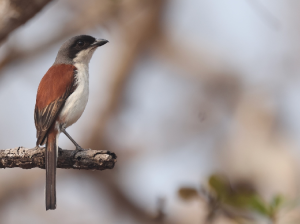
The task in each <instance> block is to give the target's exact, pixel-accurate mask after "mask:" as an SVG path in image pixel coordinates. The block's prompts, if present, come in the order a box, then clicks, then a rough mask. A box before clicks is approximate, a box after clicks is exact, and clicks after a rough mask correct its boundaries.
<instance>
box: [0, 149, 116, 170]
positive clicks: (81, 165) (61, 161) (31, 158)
mask: <svg viewBox="0 0 300 224" xmlns="http://www.w3.org/2000/svg"><path fill="white" fill-rule="evenodd" d="M58 154H59V155H58V160H57V168H64V169H85V170H105V169H112V168H114V165H115V163H116V161H117V156H116V154H115V153H113V152H109V151H99V150H92V149H86V150H84V151H79V152H76V153H75V151H74V150H62V149H60V150H59V151H58ZM13 167H20V168H22V169H31V168H34V167H38V168H42V169H45V148H32V149H27V148H24V147H17V148H12V149H5V150H0V168H13Z"/></svg>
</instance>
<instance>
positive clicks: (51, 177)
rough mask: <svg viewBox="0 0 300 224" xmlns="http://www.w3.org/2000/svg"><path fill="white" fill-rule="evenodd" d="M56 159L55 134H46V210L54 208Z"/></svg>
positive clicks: (53, 132)
mask: <svg viewBox="0 0 300 224" xmlns="http://www.w3.org/2000/svg"><path fill="white" fill-rule="evenodd" d="M56 159H57V143H56V133H55V131H52V132H50V133H49V134H48V137H47V143H46V161H45V162H46V163H45V166H46V210H49V209H51V210H54V209H55V208H56Z"/></svg>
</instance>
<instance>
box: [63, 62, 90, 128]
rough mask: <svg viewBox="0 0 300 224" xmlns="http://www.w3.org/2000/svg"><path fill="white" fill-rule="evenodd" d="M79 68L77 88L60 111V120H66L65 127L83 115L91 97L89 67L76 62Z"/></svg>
mask: <svg viewBox="0 0 300 224" xmlns="http://www.w3.org/2000/svg"><path fill="white" fill-rule="evenodd" d="M74 65H75V67H76V68H77V74H76V75H75V78H76V86H77V87H76V89H75V91H74V92H73V93H72V94H71V95H70V96H69V97H68V99H67V100H66V103H65V105H64V107H63V109H62V111H61V112H60V115H59V116H60V120H62V121H64V124H63V126H64V127H65V128H67V127H69V126H70V125H72V124H74V123H75V122H76V121H77V120H78V119H79V118H80V117H81V115H82V113H83V111H84V109H85V106H86V104H87V102H88V97H89V68H88V65H86V64H83V63H80V64H79V63H78V64H77V63H76V64H74Z"/></svg>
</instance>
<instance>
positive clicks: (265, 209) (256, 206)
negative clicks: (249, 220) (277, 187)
mask: <svg viewBox="0 0 300 224" xmlns="http://www.w3.org/2000/svg"><path fill="white" fill-rule="evenodd" d="M249 206H250V207H251V208H252V209H253V210H254V211H256V212H258V213H260V214H262V215H264V216H267V217H270V208H269V206H267V205H266V203H265V202H264V201H263V200H262V198H261V197H260V196H258V195H256V196H253V197H251V200H249Z"/></svg>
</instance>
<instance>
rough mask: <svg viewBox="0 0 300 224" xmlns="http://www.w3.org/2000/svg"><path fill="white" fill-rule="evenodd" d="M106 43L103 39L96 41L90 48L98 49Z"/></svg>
mask: <svg viewBox="0 0 300 224" xmlns="http://www.w3.org/2000/svg"><path fill="white" fill-rule="evenodd" d="M106 43H108V40H105V39H96V40H95V42H94V43H93V44H92V45H91V46H95V47H100V46H102V45H104V44H106Z"/></svg>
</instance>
